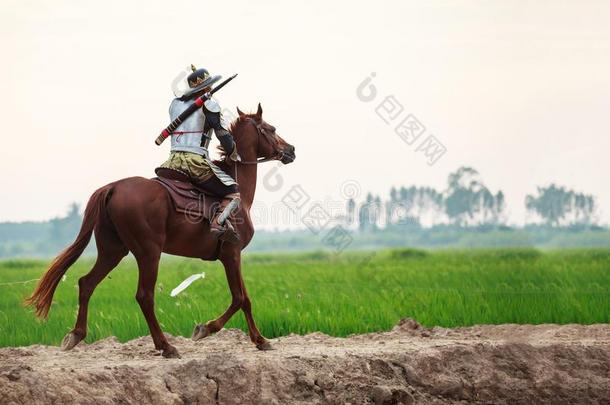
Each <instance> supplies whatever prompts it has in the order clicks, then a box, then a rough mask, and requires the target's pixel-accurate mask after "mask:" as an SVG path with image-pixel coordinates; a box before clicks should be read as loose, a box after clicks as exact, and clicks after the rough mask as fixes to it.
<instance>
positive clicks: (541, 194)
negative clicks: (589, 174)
mask: <svg viewBox="0 0 610 405" xmlns="http://www.w3.org/2000/svg"><path fill="white" fill-rule="evenodd" d="M524 204H525V208H526V210H527V212H528V213H530V214H531V216H532V218H533V220H532V221H530V222H532V223H537V224H544V225H547V226H549V227H554V228H557V227H570V226H580V227H594V226H596V225H597V224H598V222H597V221H598V218H597V216H596V211H597V203H596V199H595V197H594V196H593V195H590V194H585V193H582V192H578V191H575V190H571V189H568V188H567V187H563V186H559V185H556V184H550V185H548V186H540V187H537V189H536V191H535V192H534V193H532V194H528V195H527V196H526V197H525V201H524ZM347 218H348V221H350V222H352V223H353V222H354V221H357V225H358V228H359V229H360V230H374V229H377V228H378V227H380V226H381V224H383V225H385V226H386V227H393V226H404V225H412V226H435V225H446V224H451V225H454V226H458V227H481V226H483V227H484V226H488V227H489V226H496V227H502V226H506V223H507V215H506V201H505V195H504V193H503V192H502V190H499V191H497V192H496V193H493V192H492V191H491V190H490V189H489V188H488V187H487V186H486V185H485V184H484V183H483V181H482V180H481V176H480V174H479V172H477V171H476V170H475V169H473V168H472V167H465V166H463V167H460V168H459V169H457V170H456V171H455V172H453V173H450V174H449V176H448V178H447V187H446V189H445V190H442V191H439V190H436V189H434V188H432V187H427V186H423V187H418V186H411V187H400V188H396V187H392V188H391V190H390V193H389V198H388V199H387V200H385V201H383V200H382V199H381V197H379V196H375V195H373V194H371V193H369V194H367V196H366V198H365V200H364V201H363V202H362V203H360V204H357V203H356V201H355V200H354V199H350V200H349V201H348V203H347Z"/></svg>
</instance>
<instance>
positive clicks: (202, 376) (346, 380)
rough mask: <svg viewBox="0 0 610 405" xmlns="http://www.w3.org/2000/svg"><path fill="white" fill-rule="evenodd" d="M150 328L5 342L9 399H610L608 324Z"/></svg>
mask: <svg viewBox="0 0 610 405" xmlns="http://www.w3.org/2000/svg"><path fill="white" fill-rule="evenodd" d="M170 341H171V342H172V344H174V345H175V346H176V347H177V348H178V350H179V351H180V353H181V355H182V358H181V359H171V360H169V359H164V358H162V357H161V356H159V355H158V353H157V352H156V351H154V350H153V349H152V347H153V346H152V342H151V340H150V338H149V337H144V338H139V339H135V340H132V341H130V342H127V343H125V344H122V343H120V342H118V341H117V340H116V339H115V338H108V339H104V340H102V341H99V342H95V343H93V344H89V345H85V344H81V345H79V346H77V347H76V348H75V349H74V350H73V351H71V352H61V351H59V349H58V348H56V347H48V346H40V345H35V346H29V347H20V348H4V349H0V403H1V404H13V403H15V404H35V403H73V402H76V403H87V404H91V403H97V404H115V403H134V404H136V403H137V404H145V403H152V404H185V403H189V404H190V403H202V404H207V403H215V402H216V403H228V404H229V403H244V402H247V403H252V402H255V403H269V404H285V403H348V402H349V403H354V404H363V403H378V404H382V403H383V404H389V403H405V404H410V403H439V404H440V403H457V402H463V401H466V402H477V403H496V404H497V403H511V404H512V403H528V404H529V403H540V402H547V403H551V402H552V403H604V402H605V401H607V399H608V398H610V325H606V324H604V325H591V326H583V325H562V326H559V325H496V326H494V325H484V326H474V327H468V328H457V329H445V328H431V329H427V328H424V327H422V326H421V325H419V324H418V323H417V322H415V321H413V320H411V319H405V320H403V321H401V322H400V323H399V324H398V325H397V326H396V327H394V329H393V330H392V331H390V332H384V333H372V334H366V335H357V336H351V337H349V338H346V339H341V338H333V337H330V336H326V335H324V334H321V333H313V334H309V335H306V336H297V335H290V336H286V337H282V338H278V339H274V340H273V341H272V342H273V344H274V347H275V349H276V350H273V351H268V352H260V351H258V350H257V349H256V348H255V347H254V346H253V345H252V344H251V343H250V341H249V340H248V338H247V336H246V335H244V334H243V333H242V332H241V331H239V330H222V331H220V332H219V333H218V334H216V335H214V336H211V337H208V338H206V339H204V340H201V341H199V342H192V341H191V340H189V339H186V338H183V337H170Z"/></svg>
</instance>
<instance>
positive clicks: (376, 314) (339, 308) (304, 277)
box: [0, 249, 610, 346]
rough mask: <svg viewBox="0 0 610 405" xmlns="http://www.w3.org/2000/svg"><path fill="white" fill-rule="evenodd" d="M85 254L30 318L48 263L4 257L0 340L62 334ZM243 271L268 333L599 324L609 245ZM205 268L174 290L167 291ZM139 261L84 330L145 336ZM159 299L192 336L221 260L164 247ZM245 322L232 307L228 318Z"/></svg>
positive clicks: (295, 258) (283, 257)
mask: <svg viewBox="0 0 610 405" xmlns="http://www.w3.org/2000/svg"><path fill="white" fill-rule="evenodd" d="M92 262H93V259H82V260H79V261H78V262H77V264H75V265H74V266H73V267H72V268H71V269H70V270H69V271H68V273H67V277H66V280H65V281H63V282H61V283H60V285H59V287H58V290H57V292H56V294H55V300H54V304H53V306H52V309H51V313H50V317H49V319H48V321H46V322H40V321H37V320H36V319H35V317H34V315H33V314H32V311H31V309H29V308H24V307H23V306H22V305H21V302H22V299H23V298H24V297H25V296H26V295H27V294H29V293H30V292H31V291H32V289H33V287H34V285H35V282H29V283H26V284H10V285H7V284H6V283H14V282H18V281H25V280H31V279H36V278H38V277H40V275H41V273H42V272H43V271H44V270H45V268H46V265H47V262H45V261H36V260H11V261H3V262H0V346H15V345H29V344H34V343H44V344H58V343H59V342H60V340H61V338H62V337H63V336H64V334H65V333H67V332H68V331H69V330H70V329H71V328H72V326H73V323H74V321H75V317H76V311H77V297H78V287H77V281H78V278H79V277H80V276H82V275H83V274H85V273H86V272H87V271H88V270H89V268H90V267H91V265H92ZM243 267H244V270H243V273H244V279H245V283H246V286H247V287H248V290H249V294H250V297H251V298H252V302H253V309H254V316H255V318H256V320H257V323H258V325H259V327H260V329H261V331H262V332H263V334H264V335H266V336H268V337H275V336H281V335H286V334H289V333H307V332H313V331H322V332H325V333H328V334H331V335H336V336H346V335H348V334H351V333H363V332H371V331H379V330H387V329H390V328H391V327H392V326H393V325H394V324H395V323H396V322H397V321H398V320H399V319H400V318H404V317H412V318H415V319H417V320H418V321H419V322H421V323H422V324H424V325H427V326H434V325H440V326H447V327H453V326H463V325H472V324H478V323H507V322H511V323H534V324H536V323H547V322H552V323H583V324H590V323H598V322H604V323H607V322H609V321H610V319H609V318H610V294H609V291H610V250H566V251H556V252H545V253H542V252H539V251H536V250H531V249H512V250H506V249H505V250H473V251H435V252H425V251H420V250H413V249H402V250H386V251H381V252H378V253H373V252H354V253H344V254H342V255H339V256H333V255H329V254H325V253H323V252H313V253H308V254H277V255H275V254H273V255H272V254H256V255H255V254H250V255H246V256H245V258H244V266H243ZM201 271H205V272H206V278H205V279H203V280H197V281H196V282H195V283H194V284H192V285H191V286H190V287H189V288H188V289H187V290H186V291H184V292H183V293H182V294H180V295H179V296H178V297H176V298H171V297H170V296H169V292H170V291H171V289H172V288H174V287H175V286H176V285H178V284H179V283H180V282H181V281H182V280H183V279H185V278H186V277H188V276H189V275H191V274H193V273H197V272H201ZM136 280H137V267H136V265H135V261H134V260H133V259H132V258H126V259H125V260H124V261H123V262H122V263H121V265H120V266H119V267H117V268H116V269H115V270H114V271H113V272H112V273H110V278H107V279H105V280H104V281H103V282H102V283H101V284H100V286H99V287H98V289H97V290H96V291H95V294H94V295H93V297H92V299H91V303H90V313H89V335H88V337H87V341H89V342H91V341H95V340H97V339H100V338H103V337H106V336H110V335H115V336H117V337H118V338H119V339H120V340H122V341H125V340H128V339H131V338H134V337H136V336H141V335H147V334H148V328H147V325H146V322H145V321H144V318H143V316H142V314H141V311H140V309H139V307H138V305H137V303H136V301H135V299H134V295H135V290H136V282H137V281H136ZM156 292H157V293H156V309H157V315H158V318H159V321H160V322H161V324H162V325H163V328H164V330H165V331H166V332H169V333H172V334H178V335H184V336H190V334H191V331H192V329H193V326H194V324H195V323H198V322H205V321H207V320H209V319H212V318H215V317H216V316H218V315H219V314H220V313H222V311H224V309H225V308H226V307H227V305H228V304H229V302H230V294H229V290H228V288H227V285H226V280H225V275H224V271H223V269H222V267H221V265H220V263H208V262H202V261H199V260H192V259H181V258H172V257H167V258H164V259H163V261H162V264H161V270H160V274H159V281H158V283H157V291H156ZM227 327H238V328H241V329H243V330H246V324H245V320H244V318H243V315H242V314H241V313H238V314H237V315H235V316H234V318H233V319H232V320H231V321H230V322H229V323H228V324H227Z"/></svg>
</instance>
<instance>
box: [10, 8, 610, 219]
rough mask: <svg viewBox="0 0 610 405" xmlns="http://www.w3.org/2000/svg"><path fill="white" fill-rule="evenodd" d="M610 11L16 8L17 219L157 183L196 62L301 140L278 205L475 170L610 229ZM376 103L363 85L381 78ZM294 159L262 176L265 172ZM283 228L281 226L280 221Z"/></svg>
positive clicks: (13, 121) (269, 193) (232, 101)
mask: <svg viewBox="0 0 610 405" xmlns="http://www.w3.org/2000/svg"><path fill="white" fill-rule="evenodd" d="M609 21H610V3H609V2H603V1H599V2H593V1H589V2H587V1H579V2H576V1H573V2H559V1H550V2H545V1H535V2H526V1H495V2H490V1H462V2H457V1H404V0H395V1H379V2H370V1H367V2H364V1H362V2H361V1H334V2H330V1H300V2H299V1H279V0H278V1H257V2H253V1H245V0H243V1H214V2H209V1H172V2H157V1H147V2H137V3H136V2H128V1H124V0H123V1H103V2H102V1H97V2H89V1H66V0H55V1H38V2H33V1H23V0H19V1H17V0H3V1H2V2H1V3H0V31H1V36H0V44H1V50H2V54H3V62H2V63H0V85H1V89H2V93H1V94H2V98H1V99H0V117H1V118H2V128H3V131H2V133H3V136H4V142H3V144H2V149H1V150H0V175H1V176H2V180H1V181H2V199H1V200H0V221H4V220H15V221H17V220H42V219H48V218H50V217H53V216H57V215H61V214H63V213H65V212H66V208H67V206H68V204H69V203H70V202H72V201H77V202H79V203H85V202H86V201H87V199H88V197H89V195H90V194H91V193H92V192H93V191H94V190H95V189H96V188H98V187H100V186H102V185H104V184H106V183H109V182H111V181H114V180H117V179H120V178H123V177H129V176H134V175H139V176H145V177H152V176H153V175H154V173H153V169H154V167H155V166H157V165H158V164H160V163H161V162H163V161H164V160H165V158H166V157H167V155H168V153H169V142H166V143H165V144H164V145H162V146H161V147H157V146H155V145H154V143H153V141H154V139H155V137H156V136H157V135H158V133H159V131H160V130H161V129H162V128H164V127H165V126H166V125H167V124H168V123H169V121H168V113H167V110H168V106H169V103H170V101H171V99H172V97H173V96H172V91H171V82H172V80H173V79H174V78H175V77H176V76H177V75H179V74H180V73H181V72H182V71H183V70H184V69H185V67H186V66H188V65H189V64H191V63H193V64H195V65H197V66H201V67H206V68H207V69H208V70H210V71H211V73H213V74H222V75H223V76H225V77H227V76H229V75H231V74H233V73H239V76H238V78H237V79H236V80H235V81H234V82H232V83H231V84H230V85H229V86H227V87H226V88H224V89H223V90H222V93H219V100H220V101H221V104H222V106H223V107H226V108H231V109H234V107H235V106H237V105H238V106H240V108H241V109H242V110H254V109H255V108H256V105H257V103H258V102H259V101H260V102H261V103H262V105H263V108H264V118H265V119H266V120H267V121H268V122H270V123H271V124H273V125H275V126H276V127H277V128H278V132H279V133H280V134H281V135H282V136H283V137H284V138H285V139H286V140H287V141H288V142H290V143H292V144H294V145H295V146H296V150H297V160H296V161H295V163H293V164H291V165H289V166H285V167H281V168H280V169H279V173H281V175H282V178H283V180H284V182H285V185H284V187H283V189H281V190H279V191H273V190H267V189H265V187H263V186H262V184H261V181H259V187H258V191H257V200H258V201H259V202H260V203H264V204H268V205H273V204H277V203H278V201H280V200H281V198H282V196H283V195H284V194H285V192H286V191H288V188H289V186H292V185H295V184H299V185H301V186H302V187H303V189H304V190H306V192H307V193H308V194H310V195H311V197H312V200H332V201H339V202H341V201H342V199H341V193H340V191H341V186H342V184H344V183H345V182H346V181H355V182H357V183H358V185H359V187H360V189H361V190H362V192H365V191H373V192H375V193H378V194H381V195H382V196H384V197H385V196H387V194H388V190H389V188H390V187H391V186H392V185H394V186H401V185H405V186H408V185H411V184H416V185H431V186H434V187H437V188H439V189H443V188H444V187H445V183H446V178H447V175H448V174H449V173H450V172H451V171H453V170H455V169H457V168H458V167H459V166H460V165H469V166H472V167H474V168H476V169H477V170H479V172H480V173H481V174H482V179H483V181H484V182H485V183H486V184H487V186H488V187H489V188H490V189H491V190H492V191H494V192H495V191H497V190H498V189H502V190H503V191H504V193H505V194H506V196H507V204H508V210H509V218H510V220H511V222H513V223H519V222H521V221H523V219H524V218H525V212H524V208H523V200H524V197H525V195H526V194H527V193H531V192H533V191H534V190H535V188H536V186H537V185H546V184H549V183H550V182H557V183H559V184H563V185H566V186H568V187H572V188H575V189H577V190H579V191H585V192H588V193H592V194H594V195H596V196H597V197H598V203H599V206H600V213H601V218H602V220H603V222H604V223H608V222H610V221H609V220H610V189H609V188H608V186H607V183H606V181H607V180H606V179H605V177H606V174H607V172H608V169H609V168H610V159H609V157H608V151H609V150H610V133H609V132H610V131H608V129H609V127H610V124H609V121H608V120H609V119H610V114H609V106H610V24H609ZM371 72H375V74H376V76H375V78H374V80H373V84H374V86H375V87H376V89H377V90H378V95H377V98H376V99H375V100H373V101H372V102H370V103H365V102H363V101H361V100H360V99H359V98H358V97H357V96H356V88H357V87H358V85H359V84H360V83H361V82H362V81H363V80H364V79H365V78H366V77H367V76H368V75H369V74H370V73H371ZM388 95H393V96H394V97H395V99H396V100H397V101H398V102H400V103H401V104H402V105H403V106H404V112H403V114H404V115H401V116H399V118H398V119H397V121H399V120H400V119H401V118H403V117H404V116H406V114H409V113H410V114H413V115H414V116H416V117H417V118H418V119H419V120H420V121H421V122H422V123H423V124H424V125H425V127H426V133H425V134H424V135H423V136H422V138H421V139H420V140H423V139H424V138H425V137H427V136H428V135H430V134H432V135H434V136H435V137H436V138H437V139H438V140H439V141H440V142H442V143H443V145H444V146H445V147H446V149H447V151H446V153H445V154H444V155H443V156H442V157H441V158H440V159H439V160H438V161H437V162H436V164H434V165H433V166H429V165H428V164H427V161H426V157H425V156H424V154H423V153H422V152H417V151H416V148H417V144H418V143H415V144H414V146H410V145H407V144H406V143H404V142H403V140H401V139H400V137H399V136H397V135H396V134H395V133H394V131H393V128H394V126H395V124H396V122H397V121H396V122H394V124H393V125H387V124H385V123H384V121H383V120H382V119H381V118H380V117H379V116H377V115H376V113H375V108H376V106H377V105H378V104H379V103H380V102H381V101H382V100H383V98H384V97H386V96H388ZM272 167H275V164H271V165H270V166H267V167H265V168H264V169H263V168H261V169H262V170H261V176H263V174H264V173H265V172H267V171H268V170H270V169H271V168H272ZM266 225H269V224H266Z"/></svg>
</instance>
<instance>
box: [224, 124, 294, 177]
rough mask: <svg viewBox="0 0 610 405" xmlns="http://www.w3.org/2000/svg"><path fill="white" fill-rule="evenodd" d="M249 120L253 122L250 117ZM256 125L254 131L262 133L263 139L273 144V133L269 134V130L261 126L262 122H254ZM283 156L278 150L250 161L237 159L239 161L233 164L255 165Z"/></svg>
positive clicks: (274, 141) (279, 158) (274, 140)
mask: <svg viewBox="0 0 610 405" xmlns="http://www.w3.org/2000/svg"><path fill="white" fill-rule="evenodd" d="M251 121H252V122H253V123H254V120H252V119H251ZM255 127H256V131H257V133H258V135H259V136H260V135H263V136H264V137H265V139H267V141H268V142H269V143H270V144H271V145H273V144H276V143H277V142H276V139H274V137H273V134H270V133H269V132H267V130H266V129H265V128H263V124H262V123H259V124H255ZM283 158H284V152H283V151H281V150H278V151H277V153H276V154H275V155H273V156H270V157H266V158H260V159H257V160H252V161H243V160H242V161H239V162H235V166H237V164H238V163H240V164H242V165H257V164H259V163H265V162H271V161H273V160H282V159H283Z"/></svg>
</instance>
